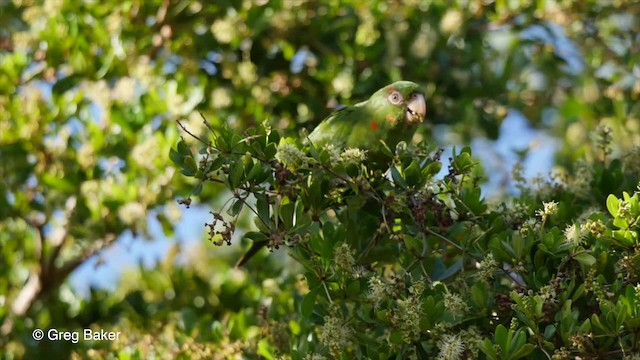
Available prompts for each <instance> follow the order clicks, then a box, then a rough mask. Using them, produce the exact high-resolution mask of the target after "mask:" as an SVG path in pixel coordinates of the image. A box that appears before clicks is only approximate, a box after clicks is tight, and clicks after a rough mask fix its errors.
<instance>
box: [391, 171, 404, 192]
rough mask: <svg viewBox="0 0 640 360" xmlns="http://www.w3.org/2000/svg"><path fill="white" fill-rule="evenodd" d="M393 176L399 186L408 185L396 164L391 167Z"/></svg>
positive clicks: (394, 181)
mask: <svg viewBox="0 0 640 360" xmlns="http://www.w3.org/2000/svg"><path fill="white" fill-rule="evenodd" d="M391 178H392V179H393V183H394V184H396V185H397V186H399V187H402V188H406V187H407V183H406V182H405V181H404V179H403V178H402V175H400V171H398V168H397V167H395V166H392V167H391Z"/></svg>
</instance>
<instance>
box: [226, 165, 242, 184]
mask: <svg viewBox="0 0 640 360" xmlns="http://www.w3.org/2000/svg"><path fill="white" fill-rule="evenodd" d="M243 174H244V165H243V163H242V161H236V163H235V164H234V165H233V169H231V172H230V173H229V182H230V183H231V188H232V189H235V188H237V187H238V185H240V183H241V182H242V180H243Z"/></svg>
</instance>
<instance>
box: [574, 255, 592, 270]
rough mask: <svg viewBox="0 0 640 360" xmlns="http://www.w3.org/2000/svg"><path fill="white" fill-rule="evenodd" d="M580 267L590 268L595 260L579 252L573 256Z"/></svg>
mask: <svg viewBox="0 0 640 360" xmlns="http://www.w3.org/2000/svg"><path fill="white" fill-rule="evenodd" d="M573 258H574V259H576V261H578V262H579V263H580V264H581V265H582V266H586V267H591V266H593V264H595V263H596V258H595V257H594V256H593V255H591V254H588V253H586V252H581V253H579V254H576V255H574V256H573Z"/></svg>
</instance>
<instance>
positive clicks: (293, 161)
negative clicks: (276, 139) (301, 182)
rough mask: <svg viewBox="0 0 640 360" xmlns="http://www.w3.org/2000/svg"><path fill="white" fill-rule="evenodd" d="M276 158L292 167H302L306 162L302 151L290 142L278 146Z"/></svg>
mask: <svg viewBox="0 0 640 360" xmlns="http://www.w3.org/2000/svg"><path fill="white" fill-rule="evenodd" d="M276 159H278V161H280V162H281V163H283V164H285V165H287V167H289V168H292V169H295V168H298V167H303V166H306V164H307V157H306V156H305V155H304V153H303V152H302V151H301V150H300V149H298V148H297V147H295V146H293V145H291V144H282V145H280V146H278V152H277V153H276Z"/></svg>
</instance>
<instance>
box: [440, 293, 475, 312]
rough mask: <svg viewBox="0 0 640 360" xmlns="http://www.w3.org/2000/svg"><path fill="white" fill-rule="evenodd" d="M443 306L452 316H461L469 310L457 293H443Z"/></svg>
mask: <svg viewBox="0 0 640 360" xmlns="http://www.w3.org/2000/svg"><path fill="white" fill-rule="evenodd" d="M444 307H445V309H447V310H449V312H450V313H451V315H453V317H462V316H464V315H465V314H466V313H467V312H468V311H469V306H468V305H467V303H465V302H464V300H462V297H461V296H460V295H458V294H452V293H446V294H444Z"/></svg>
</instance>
